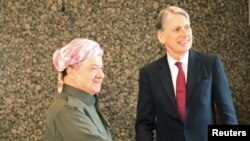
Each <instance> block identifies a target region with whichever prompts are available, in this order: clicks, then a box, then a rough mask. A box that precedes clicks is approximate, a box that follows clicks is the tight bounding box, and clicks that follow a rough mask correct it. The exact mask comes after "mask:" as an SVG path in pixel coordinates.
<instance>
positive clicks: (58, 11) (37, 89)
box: [0, 0, 250, 141]
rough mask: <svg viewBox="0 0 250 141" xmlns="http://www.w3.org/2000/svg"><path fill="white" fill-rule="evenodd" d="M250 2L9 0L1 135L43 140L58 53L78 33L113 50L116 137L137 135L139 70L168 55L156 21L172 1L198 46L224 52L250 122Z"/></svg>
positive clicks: (107, 105) (109, 94) (106, 106)
mask: <svg viewBox="0 0 250 141" xmlns="http://www.w3.org/2000/svg"><path fill="white" fill-rule="evenodd" d="M247 2H248V0H216V1H208V2H203V0H184V1H183V0H165V1H164V0H15V1H14V0H1V1H0V141H19V140H20V141H39V140H41V138H42V135H43V132H44V119H45V111H46V110H47V108H48V106H49V105H50V103H51V102H52V101H53V98H54V97H55V95H56V93H57V91H56V89H55V87H56V80H57V74H56V73H55V72H54V70H53V66H52V54H53V52H54V51H55V50H56V49H57V48H60V47H62V46H63V45H64V44H66V43H67V42H69V41H70V40H71V39H72V38H76V37H86V38H90V39H94V40H96V41H98V42H99V43H100V44H101V46H102V47H103V49H104V50H105V56H104V63H105V74H106V78H105V81H104V83H103V89H102V91H101V93H100V101H101V104H100V106H101V110H102V111H103V113H104V116H105V117H106V118H107V120H108V121H109V122H110V124H111V127H112V131H113V133H114V138H115V140H116V141H133V140H134V134H135V133H134V119H135V110H136V101H137V91H138V86H137V80H138V70H139V68H140V67H142V66H143V65H145V64H147V63H149V62H151V61H152V60H155V59H156V58H159V57H160V56H161V55H162V54H163V53H164V50H163V48H162V47H161V45H160V44H159V43H158V41H157V39H156V34H155V28H154V24H155V18H156V15H157V12H158V11H159V10H160V9H161V8H163V7H165V6H167V5H168V4H169V5H178V6H181V7H183V8H185V9H186V10H187V11H188V12H189V13H190V15H191V20H192V28H193V34H194V36H195V42H194V48H196V49H198V50H203V51H206V52H212V53H216V54H218V55H220V56H221V57H222V60H223V61H224V65H225V71H226V73H227V75H228V77H229V82H230V86H231V88H232V94H233V98H234V102H235V106H236V108H237V114H238V118H239V122H240V123H241V124H250V110H249V109H250V105H249V102H250V95H249V94H250V92H249V91H250V89H249V88H250V84H249V81H250V78H249V75H250V73H249V69H250V68H249V65H250V62H249V60H250V52H249V47H250V44H249V43H250V30H249V29H250V27H249V25H248V4H247ZM63 5H64V7H63ZM247 65H248V66H247Z"/></svg>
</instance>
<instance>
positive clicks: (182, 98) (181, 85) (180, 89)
mask: <svg viewBox="0 0 250 141" xmlns="http://www.w3.org/2000/svg"><path fill="white" fill-rule="evenodd" d="M175 65H176V66H177V67H178V69H179V71H178V75H177V79H176V102H177V109H178V114H179V118H180V120H181V121H182V122H184V119H185V105H186V81H185V74H184V71H183V69H182V66H181V62H176V63H175Z"/></svg>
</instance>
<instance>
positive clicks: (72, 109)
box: [44, 84, 112, 141]
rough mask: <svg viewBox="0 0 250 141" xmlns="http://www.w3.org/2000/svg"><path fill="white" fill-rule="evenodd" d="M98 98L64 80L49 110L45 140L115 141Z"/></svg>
mask: <svg viewBox="0 0 250 141" xmlns="http://www.w3.org/2000/svg"><path fill="white" fill-rule="evenodd" d="M96 104H97V98H96V97H95V96H92V95H90V94H87V93H86V92H84V91H81V90H79V89H76V88H74V87H72V86H69V85H66V84H64V86H63V91H62V93H60V94H59V95H58V96H57V97H56V99H55V101H54V102H53V103H52V104H51V106H50V107H49V109H48V111H47V113H46V123H45V138H44V141H112V137H111V133H110V130H109V126H108V123H107V122H106V121H105V119H104V118H103V117H102V115H101V114H100V112H99V110H98V107H97V106H96Z"/></svg>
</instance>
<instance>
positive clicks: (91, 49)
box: [53, 38, 103, 93]
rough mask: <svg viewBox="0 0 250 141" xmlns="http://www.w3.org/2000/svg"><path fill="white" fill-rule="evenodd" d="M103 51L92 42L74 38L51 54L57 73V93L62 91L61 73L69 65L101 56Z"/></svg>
mask: <svg viewBox="0 0 250 141" xmlns="http://www.w3.org/2000/svg"><path fill="white" fill-rule="evenodd" d="M102 55H103V50H102V49H101V48H100V45H99V44H98V43H97V42H95V41H92V40H89V39H84V38H76V39H73V40H72V41H70V43H69V44H67V45H65V46H64V47H62V48H61V49H59V50H56V51H55V52H54V54H53V64H54V68H55V70H56V71H57V72H58V92H59V93H60V92H61V91H62V87H63V78H62V77H63V76H62V72H63V71H64V70H65V69H66V68H67V67H68V66H70V65H74V64H76V63H78V62H81V61H83V60H85V59H87V58H89V57H96V56H102Z"/></svg>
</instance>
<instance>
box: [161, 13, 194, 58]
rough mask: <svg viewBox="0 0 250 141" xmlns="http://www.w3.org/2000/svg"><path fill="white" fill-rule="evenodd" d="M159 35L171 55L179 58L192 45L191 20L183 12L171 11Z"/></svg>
mask: <svg viewBox="0 0 250 141" xmlns="http://www.w3.org/2000/svg"><path fill="white" fill-rule="evenodd" d="M157 37H158V40H159V41H160V43H162V44H164V46H165V48H166V50H167V52H168V53H169V55H170V56H171V57H173V58H174V59H176V60H179V59H181V58H182V56H183V55H184V54H185V53H186V52H187V51H188V50H189V49H190V48H191V46H192V42H193V35H192V29H191V27H190V21H189V20H188V18H187V17H185V16H184V15H182V14H173V13H171V14H170V15H168V17H166V19H165V20H164V23H163V29H162V30H159V31H158V33H157Z"/></svg>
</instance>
